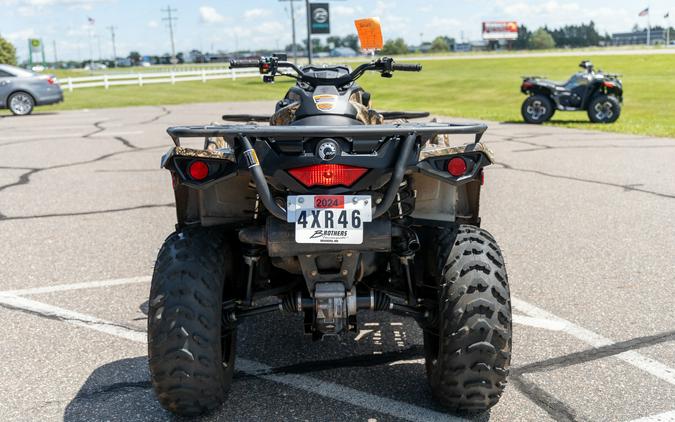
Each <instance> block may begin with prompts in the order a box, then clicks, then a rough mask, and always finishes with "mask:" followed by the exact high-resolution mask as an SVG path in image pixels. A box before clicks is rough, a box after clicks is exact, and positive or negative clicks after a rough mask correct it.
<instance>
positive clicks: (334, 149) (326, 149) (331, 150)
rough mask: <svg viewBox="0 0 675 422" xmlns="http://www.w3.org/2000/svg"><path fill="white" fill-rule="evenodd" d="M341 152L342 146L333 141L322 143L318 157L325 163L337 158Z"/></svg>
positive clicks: (317, 151)
mask: <svg viewBox="0 0 675 422" xmlns="http://www.w3.org/2000/svg"><path fill="white" fill-rule="evenodd" d="M339 151H340V146H339V145H338V144H337V142H335V141H334V140H332V139H328V140H326V141H323V142H321V143H320V144H319V146H318V147H317V149H316V153H317V155H318V156H319V158H321V159H322V160H324V161H330V160H332V159H333V158H335V157H337V155H338V152H339Z"/></svg>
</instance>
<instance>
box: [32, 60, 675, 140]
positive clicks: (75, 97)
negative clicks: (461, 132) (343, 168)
mask: <svg viewBox="0 0 675 422" xmlns="http://www.w3.org/2000/svg"><path fill="white" fill-rule="evenodd" d="M582 59H584V56H583V53H581V54H580V55H579V56H578V57H577V56H575V57H528V58H499V59H492V58H489V59H472V60H429V61H424V62H422V64H423V65H424V70H423V71H422V72H421V73H403V72H400V73H396V74H395V75H394V78H393V79H383V78H380V77H379V76H378V75H377V74H369V75H367V76H365V77H363V78H361V80H360V84H361V85H362V86H364V87H365V88H366V89H367V90H369V91H370V92H371V93H372V94H373V103H374V107H375V108H376V109H382V110H408V111H414V110H418V111H429V112H432V113H434V114H440V115H446V116H456V117H468V118H479V119H487V120H496V121H515V122H520V121H522V118H521V117H520V105H521V103H522V101H523V100H524V99H525V96H524V95H522V94H521V93H520V91H519V87H520V82H521V79H520V76H521V75H527V74H536V75H545V76H548V77H549V78H551V79H555V80H564V79H566V78H568V77H569V76H570V75H571V74H572V73H573V72H575V71H577V70H578V68H577V64H578V63H579V61H581V60H582ZM593 62H594V63H595V65H596V67H599V68H601V69H604V70H606V71H608V72H611V73H621V74H623V77H622V79H623V82H624V91H625V92H624V104H623V111H622V115H621V117H620V118H619V120H618V121H617V122H616V123H614V124H610V125H597V124H590V123H589V122H588V118H587V116H586V113H585V112H557V113H556V115H555V116H554V120H553V121H552V122H551V123H547V124H550V125H555V126H566V127H576V128H584V129H596V130H605V131H611V132H623V133H633V134H642V135H652V136H669V137H675V54H673V55H670V54H668V55H634V56H598V57H593ZM289 86H290V82H287V81H283V80H282V78H279V79H278V82H277V83H276V84H274V85H265V84H263V83H262V82H260V80H259V79H257V78H241V79H238V80H236V81H230V80H217V81H208V82H207V83H202V82H183V83H177V84H176V85H168V84H166V85H147V86H143V87H138V86H117V87H111V88H110V89H109V90H104V89H103V88H85V89H76V90H75V91H73V92H66V93H65V95H66V100H65V102H64V103H62V104H59V105H56V106H49V107H44V108H43V109H45V110H48V109H51V110H67V109H81V108H101V107H123V106H134V105H159V104H162V105H164V104H182V103H191V102H212V101H213V102H220V101H245V100H264V99H269V100H273V99H279V98H281V97H282V96H283V93H284V92H285V90H286V89H287V88H288V87H289ZM261 112H262V110H261Z"/></svg>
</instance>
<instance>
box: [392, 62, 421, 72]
mask: <svg viewBox="0 0 675 422" xmlns="http://www.w3.org/2000/svg"><path fill="white" fill-rule="evenodd" d="M391 69H392V70H398V71H402V72H419V71H420V70H422V65H421V64H401V63H394V64H393V65H392V67H391Z"/></svg>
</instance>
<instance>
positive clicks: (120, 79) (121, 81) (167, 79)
mask: <svg viewBox="0 0 675 422" xmlns="http://www.w3.org/2000/svg"><path fill="white" fill-rule="evenodd" d="M253 76H260V72H259V71H258V69H255V68H250V69H226V68H221V69H207V68H204V69H200V70H191V71H173V70H172V71H168V72H157V73H150V72H148V73H144V72H140V73H119V74H118V73H110V74H105V75H100V76H83V77H78V78H61V85H62V86H63V87H64V88H67V89H68V91H72V90H73V89H76V88H91V87H98V86H102V87H104V88H105V89H108V88H110V87H111V86H114V85H138V86H143V85H149V84H165V83H170V84H175V83H176V82H187V81H202V82H206V81H208V80H212V79H233V80H234V79H237V78H246V77H253Z"/></svg>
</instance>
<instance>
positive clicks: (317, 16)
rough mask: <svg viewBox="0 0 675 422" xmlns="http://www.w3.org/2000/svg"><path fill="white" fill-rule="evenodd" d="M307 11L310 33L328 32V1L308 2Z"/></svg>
mask: <svg viewBox="0 0 675 422" xmlns="http://www.w3.org/2000/svg"><path fill="white" fill-rule="evenodd" d="M291 1H292V0H291ZM309 13H310V27H311V29H312V31H311V32H312V34H330V14H329V13H328V3H310V4H309Z"/></svg>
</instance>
